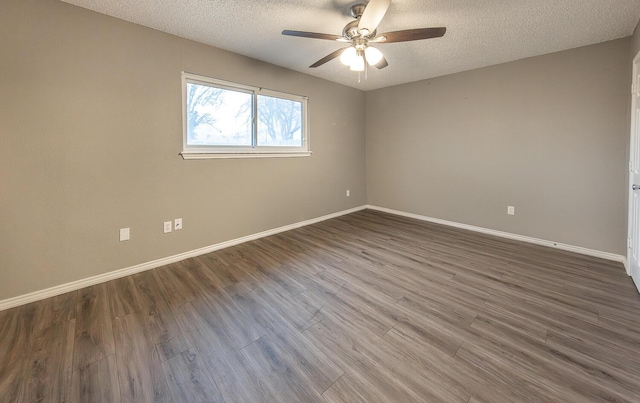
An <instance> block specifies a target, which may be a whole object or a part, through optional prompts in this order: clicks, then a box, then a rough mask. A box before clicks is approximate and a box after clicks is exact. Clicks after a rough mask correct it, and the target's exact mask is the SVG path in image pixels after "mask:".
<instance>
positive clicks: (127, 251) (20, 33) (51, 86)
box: [0, 0, 366, 300]
mask: <svg viewBox="0 0 640 403" xmlns="http://www.w3.org/2000/svg"><path fill="white" fill-rule="evenodd" d="M182 70H185V71H189V72H192V73H198V74H203V75H209V76H211V77H216V78H220V79H224V80H230V81H235V82H239V83H244V84H249V85H256V86H263V87H266V88H271V89H275V90H280V91H285V92H291V93H295V94H301V95H308V96H309V98H310V101H309V108H310V109H309V113H310V121H311V143H312V150H313V156H312V157H309V158H278V159H243V160H206V161H184V160H182V158H181V157H180V156H179V155H178V153H179V152H180V151H181V144H182V126H181V124H182V123H181V122H182V120H181V88H180V72H181V71H182ZM364 104H365V103H364V93H363V92H361V91H358V90H355V89H352V88H348V87H344V86H341V85H338V84H334V83H331V82H327V81H323V80H320V79H316V78H313V77H311V76H308V75H304V74H300V73H296V72H293V71H289V70H285V69H282V68H278V67H275V66H272V65H268V64H265V63H262V62H258V61H256V60H252V59H248V58H245V57H242V56H239V55H235V54H232V53H229V52H225V51H222V50H219V49H215V48H212V47H208V46H205V45H202V44H198V43H195V42H192V41H188V40H184V39H180V38H177V37H174V36H171V35H167V34H164V33H161V32H158V31H154V30H151V29H147V28H143V27H141V26H137V25H134V24H130V23H127V22H123V21H120V20H117V19H114V18H110V17H107V16H104V15H101V14H97V13H94V12H90V11H88V10H84V9H82V8H78V7H75V6H71V5H68V4H65V3H62V2H59V1H53V0H3V1H2V2H0V138H1V143H0V144H1V145H0V222H1V226H0V276H1V280H0V300H3V299H6V298H10V297H13V296H17V295H22V294H25V293H28V292H31V291H36V290H41V289H44V288H47V287H51V286H55V285H59V284H64V283H67V282H70V281H73V280H79V279H83V278H86V277H89V276H93V275H97V274H101V273H106V272H109V271H112V270H116V269H121V268H125V267H129V266H132V265H135V264H139V263H143V262H147V261H151V260H154V259H158V258H163V257H167V256H171V255H175V254H178V253H182V252H186V251H189V250H193V249H196V248H200V247H204V246H208V245H212V244H215V243H219V242H222V241H226V240H230V239H234V238H238V237H241V236H244V235H248V234H253V233H257V232H260V231H264V230H268V229H272V228H276V227H279V226H283V225H287V224H292V223H295V222H299V221H302V220H306V219H311V218H314V217H318V216H322V215H325V214H330V213H334V212H338V211H342V210H345V209H349V208H352V207H355V206H360V205H363V204H365V203H366V191H365V150H364V146H363V145H364V141H365V140H364V135H365V134H364ZM346 189H350V190H351V197H350V198H346V197H345V190H346ZM178 217H181V218H183V220H184V229H183V230H182V231H178V232H173V233H171V234H167V235H163V234H162V222H163V221H167V220H171V219H174V218H178ZM122 227H131V231H132V234H131V236H132V239H131V240H130V241H128V242H119V241H118V229H119V228H122Z"/></svg>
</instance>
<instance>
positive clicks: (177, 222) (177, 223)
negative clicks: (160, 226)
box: [173, 218, 182, 231]
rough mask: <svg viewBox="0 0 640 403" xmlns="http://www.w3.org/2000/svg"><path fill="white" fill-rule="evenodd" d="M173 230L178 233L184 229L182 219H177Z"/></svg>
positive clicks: (174, 221)
mask: <svg viewBox="0 0 640 403" xmlns="http://www.w3.org/2000/svg"><path fill="white" fill-rule="evenodd" d="M173 229H174V230H176V231H177V230H179V229H182V218H176V219H175V220H173Z"/></svg>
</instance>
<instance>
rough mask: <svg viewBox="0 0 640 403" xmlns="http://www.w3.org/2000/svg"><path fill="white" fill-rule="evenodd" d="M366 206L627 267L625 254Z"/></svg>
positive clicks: (370, 207) (375, 208)
mask: <svg viewBox="0 0 640 403" xmlns="http://www.w3.org/2000/svg"><path fill="white" fill-rule="evenodd" d="M366 207H367V208H368V209H371V210H377V211H382V212H384V213H389V214H394V215H399V216H403V217H408V218H414V219H416V220H420V221H428V222H432V223H436V224H442V225H447V226H449V227H455V228H462V229H466V230H469V231H475V232H480V233H483V234H488V235H495V236H498V237H501V238H507V239H512V240H516V241H522V242H528V243H532V244H536V245H542V246H548V247H550V248H556V249H562V250H565V251H569V252H575V253H579V254H582V255H588V256H594V257H599V258H602V259H606V260H613V261H616V262H620V263H622V264H624V265H625V267H626V258H625V257H624V256H622V255H616V254H615V253H609V252H602V251H599V250H595V249H588V248H583V247H581V246H574V245H567V244H564V243H560V242H554V241H548V240H545V239H538V238H533V237H529V236H524V235H518V234H512V233H510V232H504V231H497V230H493V229H489V228H483V227H476V226H474V225H468V224H461V223H458V222H454V221H447V220H441V219H439V218H433V217H427V216H423V215H420V214H414V213H407V212H404V211H399V210H393V209H389V208H386V207H378V206H372V205H367V206H366Z"/></svg>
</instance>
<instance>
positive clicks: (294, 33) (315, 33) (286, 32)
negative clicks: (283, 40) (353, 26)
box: [282, 29, 342, 41]
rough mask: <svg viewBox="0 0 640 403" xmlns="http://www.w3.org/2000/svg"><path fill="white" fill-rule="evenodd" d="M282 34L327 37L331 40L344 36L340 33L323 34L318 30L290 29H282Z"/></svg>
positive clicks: (316, 37)
mask: <svg viewBox="0 0 640 403" xmlns="http://www.w3.org/2000/svg"><path fill="white" fill-rule="evenodd" d="M282 35H288V36H298V37H300V38H314V39H327V40H329V41H337V40H338V39H342V36H340V35H331V34H321V33H318V32H305V31H290V30H288V29H285V30H284V31H282Z"/></svg>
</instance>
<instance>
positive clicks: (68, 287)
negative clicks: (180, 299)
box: [0, 206, 366, 311]
mask: <svg viewBox="0 0 640 403" xmlns="http://www.w3.org/2000/svg"><path fill="white" fill-rule="evenodd" d="M365 208H366V206H359V207H355V208H352V209H349V210H343V211H339V212H337V213H333V214H328V215H324V216H322V217H316V218H312V219H310V220H305V221H300V222H297V223H294V224H289V225H285V226H283V227H278V228H274V229H270V230H267V231H262V232H258V233H256V234H252V235H247V236H243V237H241V238H236V239H232V240H229V241H225V242H221V243H217V244H215V245H210V246H205V247H204V248H199V249H194V250H191V251H188V252H184V253H180V254H177V255H173V256H168V257H165V258H162V259H156V260H152V261H150V262H146V263H141V264H137V265H135V266H131V267H127V268H124V269H119V270H114V271H111V272H108V273H104V274H99V275H97V276H92V277H88V278H85V279H82V280H77V281H72V282H70V283H66V284H62V285H57V286H54V287H51V288H46V289H44V290H40V291H34V292H32V293H29V294H24V295H19V296H17V297H13V298H9V299H5V300H2V301H0V311H3V310H5V309H10V308H14V307H17V306H20V305H24V304H28V303H31V302H35V301H39V300H42V299H45V298H50V297H55V296H56V295H60V294H64V293H67V292H71V291H76V290H79V289H81V288H84V287H89V286H92V285H95V284H100V283H104V282H107V281H110V280H115V279H117V278H121V277H126V276H130V275H132V274H136V273H140V272H142V271H146V270H151V269H155V268H157V267H161V266H164V265H167V264H171V263H175V262H179V261H181V260H184V259H188V258H192V257H196V256H200V255H204V254H206V253H210V252H213V251H216V250H220V249H224V248H228V247H230V246H235V245H239V244H241V243H244V242H249V241H253V240H256V239H260V238H264V237H267V236H270V235H275V234H278V233H280V232H285V231H289V230H292V229H296V228H300V227H304V226H307V225H311V224H315V223H318V222H321V221H325V220H329V219H331V218H336V217H340V216H343V215H346V214H351V213H355V212H356V211H360V210H364V209H365Z"/></svg>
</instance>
